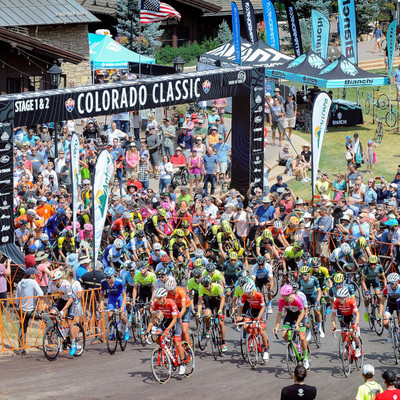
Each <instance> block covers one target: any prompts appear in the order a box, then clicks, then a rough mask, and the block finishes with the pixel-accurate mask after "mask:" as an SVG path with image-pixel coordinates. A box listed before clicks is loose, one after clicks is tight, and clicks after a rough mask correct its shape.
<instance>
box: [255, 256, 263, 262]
mask: <svg viewBox="0 0 400 400" xmlns="http://www.w3.org/2000/svg"><path fill="white" fill-rule="evenodd" d="M256 261H257V264H264V262H265V257H264V256H259V257H257V258H256Z"/></svg>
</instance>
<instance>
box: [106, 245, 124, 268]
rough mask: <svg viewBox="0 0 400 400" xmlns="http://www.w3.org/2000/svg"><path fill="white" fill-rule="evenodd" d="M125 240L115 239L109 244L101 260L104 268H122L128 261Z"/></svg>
mask: <svg viewBox="0 0 400 400" xmlns="http://www.w3.org/2000/svg"><path fill="white" fill-rule="evenodd" d="M124 243H125V242H124V241H123V240H122V239H115V240H114V243H112V244H110V245H108V246H107V247H106V248H105V249H104V252H103V254H102V255H101V262H102V263H103V265H104V268H108V267H113V268H116V267H118V268H120V267H121V266H122V265H124V263H125V261H128V257H127V254H126V253H127V250H126V249H125V248H124Z"/></svg>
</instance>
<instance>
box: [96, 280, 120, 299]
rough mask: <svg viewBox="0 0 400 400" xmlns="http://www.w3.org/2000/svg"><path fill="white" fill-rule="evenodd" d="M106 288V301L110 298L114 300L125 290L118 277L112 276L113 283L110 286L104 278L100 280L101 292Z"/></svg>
mask: <svg viewBox="0 0 400 400" xmlns="http://www.w3.org/2000/svg"><path fill="white" fill-rule="evenodd" d="M106 290H108V301H110V299H113V300H116V299H118V298H119V297H120V296H121V295H122V293H123V292H125V285H124V282H122V279H120V278H114V285H113V286H112V287H111V286H110V285H109V284H108V282H107V280H106V279H103V280H102V281H101V293H104V292H105V291H106Z"/></svg>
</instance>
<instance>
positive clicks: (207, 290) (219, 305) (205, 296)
mask: <svg viewBox="0 0 400 400" xmlns="http://www.w3.org/2000/svg"><path fill="white" fill-rule="evenodd" d="M203 300H204V309H205V310H204V320H205V323H206V326H207V329H209V327H210V315H211V314H212V313H216V314H218V319H219V326H220V330H221V338H222V346H221V349H222V351H223V352H225V351H226V350H227V347H226V344H225V323H224V316H223V310H224V305H225V296H224V291H223V289H222V287H221V285H219V284H218V283H212V282H211V278H210V277H209V276H208V275H203V276H202V277H201V279H200V287H199V302H198V304H197V314H196V316H197V318H200V316H201V310H202V308H203ZM207 337H210V331H209V330H207Z"/></svg>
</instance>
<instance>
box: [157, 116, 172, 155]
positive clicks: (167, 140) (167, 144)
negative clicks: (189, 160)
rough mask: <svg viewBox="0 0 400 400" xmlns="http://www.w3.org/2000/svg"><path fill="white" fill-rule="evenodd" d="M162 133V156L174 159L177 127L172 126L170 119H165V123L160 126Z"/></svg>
mask: <svg viewBox="0 0 400 400" xmlns="http://www.w3.org/2000/svg"><path fill="white" fill-rule="evenodd" d="M159 130H160V131H161V151H162V155H163V156H165V155H168V156H169V157H172V155H173V154H174V140H175V136H176V129H175V126H173V125H171V120H170V119H169V118H164V120H163V123H162V124H160V125H159Z"/></svg>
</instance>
